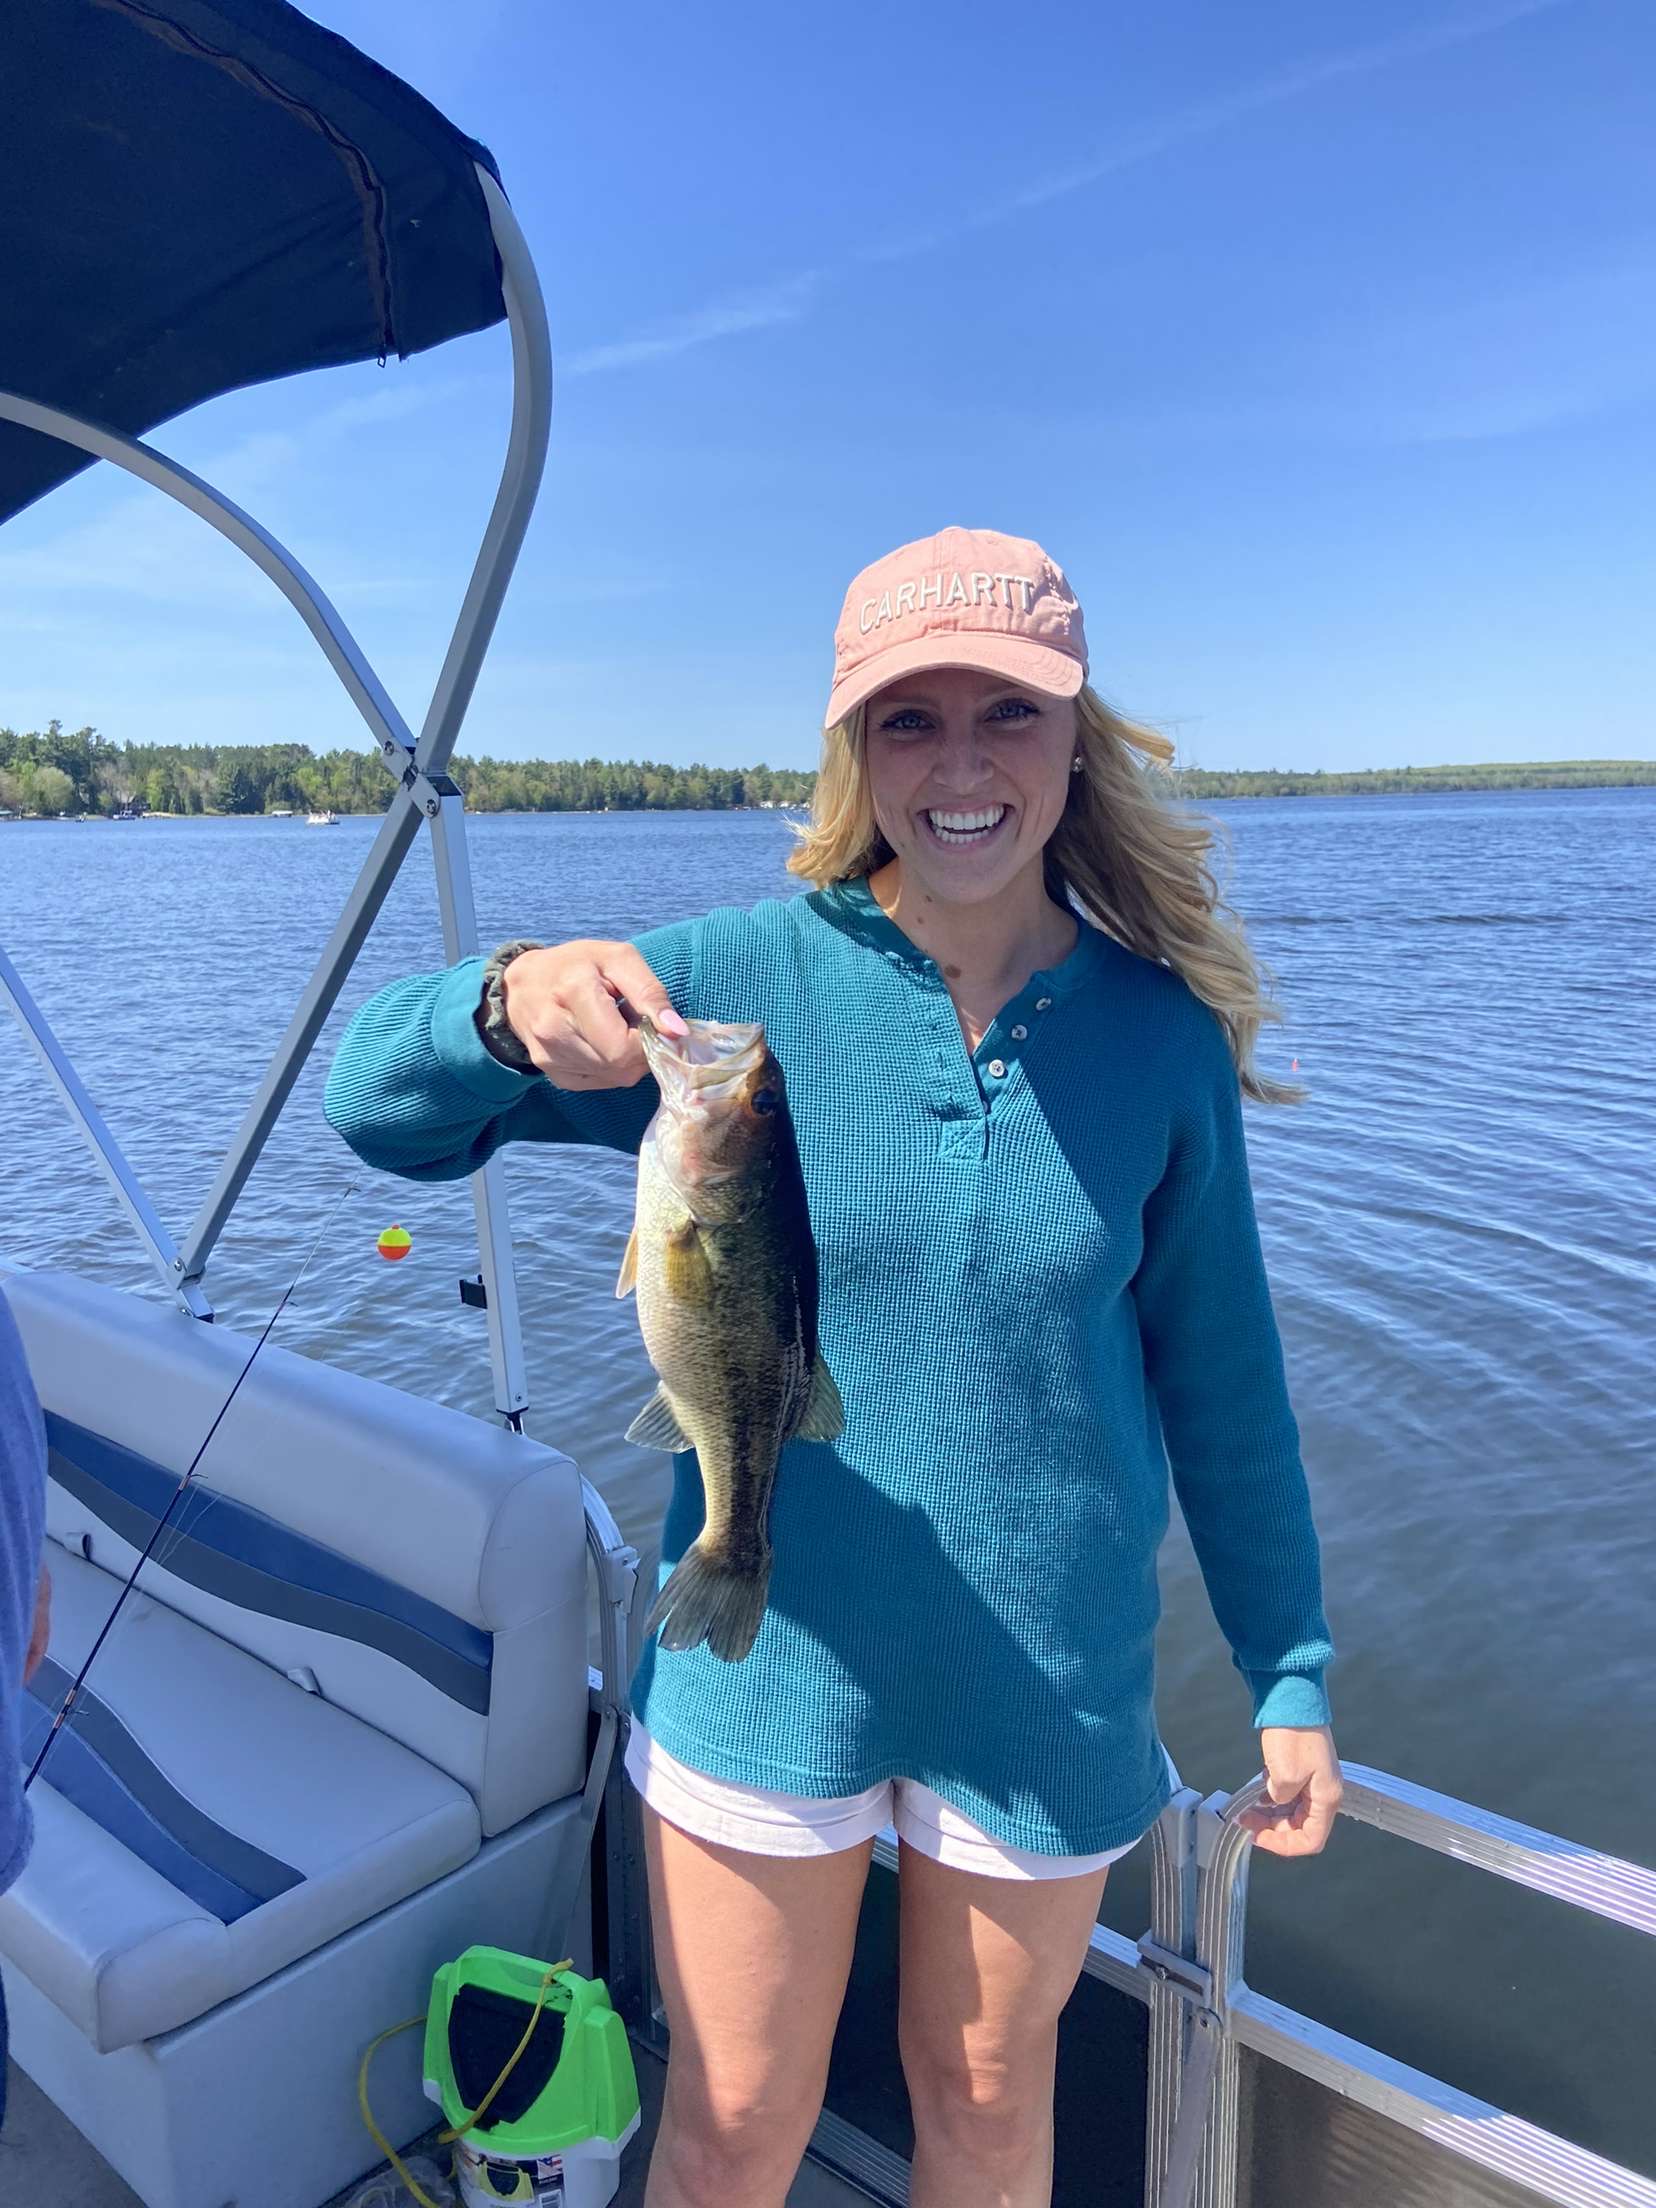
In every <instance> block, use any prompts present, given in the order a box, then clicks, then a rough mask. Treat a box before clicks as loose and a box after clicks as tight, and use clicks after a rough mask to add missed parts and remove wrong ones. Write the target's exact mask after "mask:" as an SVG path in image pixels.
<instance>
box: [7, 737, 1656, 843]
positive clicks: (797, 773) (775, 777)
mask: <svg viewBox="0 0 1656 2208" xmlns="http://www.w3.org/2000/svg"><path fill="white" fill-rule="evenodd" d="M0 733H5V732H0ZM292 748H293V749H294V750H295V751H300V750H302V747H300V746H294V747H292ZM333 756H336V755H330V760H331V758H332V757H333ZM337 756H340V757H349V758H350V762H351V766H352V768H353V769H354V770H357V771H355V772H353V773H352V775H351V777H350V779H351V781H353V782H356V783H357V785H358V786H357V787H356V789H354V790H352V791H351V792H350V793H349V795H350V796H355V797H357V798H358V799H359V800H360V798H361V797H364V796H367V795H368V794H369V793H370V791H371V792H372V793H373V794H374V795H375V796H376V797H377V796H378V795H379V786H378V783H377V781H376V780H374V779H371V777H372V776H374V775H376V774H377V771H378V766H377V761H375V760H373V759H372V758H367V759H365V760H362V761H361V762H360V763H359V760H358V758H357V756H356V755H354V754H351V755H337ZM220 757H233V752H232V751H231V747H228V746H226V747H224V752H223V753H221V754H215V753H213V752H210V751H202V752H198V753H196V754H195V755H194V759H193V760H192V765H195V766H197V771H198V772H199V773H200V774H201V775H202V777H203V779H205V778H206V777H207V776H208V775H209V774H216V773H217V772H218V771H219V770H218V760H219V758H220ZM328 763H329V762H319V764H321V765H324V766H325V765H326V764H328ZM455 765H456V767H457V769H458V770H459V772H458V773H457V776H456V779H457V780H459V781H460V783H461V786H462V788H464V789H465V790H466V809H467V811H468V812H469V813H471V814H472V815H473V816H474V817H481V816H482V815H484V814H488V813H500V814H506V815H510V816H511V817H512V818H514V819H528V818H531V817H533V816H536V815H539V814H543V813H707V812H712V813H727V812H750V813H751V812H780V813H788V812H790V811H796V810H798V809H800V808H803V807H805V806H807V805H809V803H810V798H811V791H812V785H813V784H814V782H815V779H816V777H815V775H814V774H813V773H809V772H807V771H805V770H804V769H799V768H792V769H790V768H782V769H776V768H769V767H759V768H750V769H740V768H738V769H708V768H701V767H696V768H660V767H646V768H639V767H638V766H636V765H633V764H630V763H626V762H622V763H618V764H614V765H609V764H601V763H600V762H598V761H593V760H588V761H572V760H520V761H515V762H511V763H510V765H509V772H507V773H503V771H502V766H503V763H502V762H497V761H493V760H487V761H481V762H472V761H466V760H457V761H456V762H455ZM364 768H365V769H366V770H367V772H366V773H363V772H362V771H361V770H362V769H364ZM467 768H472V769H473V770H474V773H473V779H472V780H471V783H470V785H469V786H468V780H467V775H466V770H467ZM1151 771H1152V773H1153V775H1154V777H1155V778H1156V779H1157V780H1158V781H1159V782H1160V783H1161V784H1162V785H1163V786H1164V788H1165V789H1166V792H1167V794H1168V796H1169V797H1171V798H1173V799H1175V800H1177V801H1179V802H1184V803H1191V802H1194V803H1201V802H1202V801H1204V800H1209V799H1226V798H1248V797H1394V796H1420V795H1423V794H1428V793H1430V792H1433V791H1440V790H1460V791H1477V792H1482V793H1488V792H1492V791H1496V792H1498V791H1501V790H1612V789H1647V788H1656V759H1560V760H1534V761H1513V762H1511V763H1497V764H1491V765H1487V766H1459V767H1456V766H1443V767H1412V766H1411V767H1365V768H1353V769H1349V770H1329V769H1321V768H1319V769H1313V770H1297V771H1296V770H1291V769H1290V770H1283V769H1277V768H1210V767H1180V766H1174V767H1171V768H1162V767H1157V768H1154V769H1152V770H1151ZM645 776H649V777H650V781H649V782H648V783H646V781H645ZM598 777H602V778H603V780H604V782H605V783H607V785H608V790H607V794H600V792H599V791H597V790H592V789H591V783H592V781H593V780H595V779H597V778H598ZM69 779H70V777H69V776H68V775H64V776H63V780H65V781H68V780H69ZM509 779H512V780H516V781H517V783H518V785H519V786H518V787H517V788H515V789H514V788H511V787H503V784H506V783H507V782H508V781H509ZM525 782H530V783H535V782H538V783H539V784H540V785H541V787H542V788H543V789H544V790H545V792H546V796H545V798H544V799H543V801H542V802H540V803H534V802H531V803H528V804H524V803H522V802H520V803H518V804H512V803H510V802H507V801H506V800H509V799H510V798H511V797H514V796H516V797H519V798H521V797H522V796H524V795H528V794H529V792H528V791H527V790H525V789H524V788H523V784H524V783H525ZM583 782H584V783H586V785H587V786H586V787H582V784H583ZM675 782H678V783H679V785H680V786H679V787H676V788H675V787H674V786H673V784H674V783H675ZM709 782H714V783H715V787H713V788H709V787H708V786H707V785H708V783H709ZM721 782H722V784H723V788H722V789H721V788H719V787H717V784H718V783H721ZM560 783H561V784H562V787H559V786H558V785H559V784H560ZM572 783H573V785H574V786H573V787H571V786H570V785H571V784H572ZM685 783H695V784H699V785H700V786H693V787H689V788H686V787H684V786H683V785H684V784H685ZM754 783H760V785H761V786H762V787H763V786H764V785H765V784H767V783H768V784H769V786H770V788H771V789H772V790H774V789H775V788H776V787H777V785H778V784H779V783H780V784H782V785H783V786H784V787H787V789H788V794H787V795H786V796H781V795H775V796H767V797H764V798H760V799H758V800H754V799H751V798H745V796H743V795H738V794H737V793H738V792H741V791H745V789H746V788H748V787H751V786H752V785H753V784H754ZM617 785H619V787H618V786H617ZM790 785H791V786H790ZM105 788H107V785H105ZM589 791H590V794H589ZM99 794H100V796H103V792H100V793H99ZM123 794H124V793H123ZM272 794H273V795H275V797H276V801H275V802H274V803H270V804H264V805H260V804H258V803H256V802H244V803H241V804H231V805H209V804H207V803H205V802H200V803H196V804H192V805H189V806H187V807H181V806H179V805H177V804H176V803H175V804H174V805H171V806H167V805H146V804H144V803H143V801H142V798H141V797H139V798H138V813H139V815H140V816H141V817H144V818H148V819H154V820H201V819H212V820H234V819H242V820H249V819H251V820H270V819H273V818H276V817H279V816H280V815H281V814H283V813H286V814H288V815H289V817H292V818H293V819H295V820H296V821H297V823H298V825H299V826H300V827H305V826H307V825H309V823H308V822H307V821H306V819H305V812H306V809H307V807H308V806H309V804H310V803H312V802H313V800H311V799H309V798H308V797H304V796H301V798H300V801H299V803H298V804H297V805H289V804H287V803H286V802H285V800H286V794H287V793H286V792H285V791H284V792H282V793H281V794H280V795H276V793H272ZM393 794H394V792H393V791H392V790H391V788H390V787H389V786H387V788H386V790H385V804H388V803H389V802H390V798H391V796H392V795H393ZM246 795H248V796H251V795H252V792H251V791H247V792H246ZM341 799H344V800H345V802H341ZM122 802H123V795H117V796H113V797H105V798H104V801H103V802H101V803H99V802H93V803H91V804H88V803H87V802H86V801H85V799H84V797H82V796H80V795H79V793H77V797H76V799H73V800H71V801H70V802H68V803H66V804H61V805H60V806H57V807H53V808H50V809H40V808H39V807H38V806H37V807H36V808H34V809H19V808H17V807H16V806H8V805H7V804H6V803H4V802H3V801H0V824H4V823H6V822H8V821H14V820H41V819H44V820H74V821H83V820H91V821H105V820H108V821H113V820H114V818H115V817H116V813H117V810H118V808H119V807H120V805H121V804H122ZM319 802H320V804H321V805H322V807H324V808H325V809H327V810H331V811H332V812H334V813H335V814H336V815H337V816H338V817H339V818H340V819H377V818H378V817H379V816H380V815H381V814H382V813H383V812H384V810H385V804H374V805H371V806H370V805H364V804H362V803H361V802H357V803H354V804H353V803H351V802H350V801H349V796H347V792H346V791H345V790H344V789H341V790H340V791H339V793H338V795H336V796H334V797H333V798H332V800H331V802H330V801H329V799H327V798H326V797H324V798H322V799H321V800H320V801H319ZM128 817H131V816H130V815H129V816H128Z"/></svg>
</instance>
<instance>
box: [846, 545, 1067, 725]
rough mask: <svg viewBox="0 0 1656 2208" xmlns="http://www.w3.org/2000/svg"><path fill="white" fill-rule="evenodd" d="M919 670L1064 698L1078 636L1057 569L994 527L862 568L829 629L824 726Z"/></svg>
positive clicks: (908, 549) (907, 548)
mask: <svg viewBox="0 0 1656 2208" xmlns="http://www.w3.org/2000/svg"><path fill="white" fill-rule="evenodd" d="M925 667H976V668H979V669H981V671H982V672H983V673H985V674H990V675H1005V676H1007V677H1008V678H1009V679H1010V680H1011V681H1013V682H1025V683H1028V685H1029V687H1030V688H1031V689H1032V690H1041V691H1044V692H1046V694H1047V695H1048V696H1050V697H1055V698H1073V697H1074V696H1075V694H1076V692H1077V691H1078V690H1079V689H1080V687H1081V685H1082V683H1084V682H1085V681H1086V679H1087V640H1086V636H1085V633H1084V632H1083V630H1082V626H1081V608H1080V606H1079V605H1078V604H1077V603H1076V598H1075V593H1074V592H1073V591H1072V590H1071V589H1070V587H1069V584H1068V583H1067V582H1066V581H1065V579H1064V571H1063V569H1062V568H1061V567H1059V565H1058V563H1057V562H1056V561H1055V560H1051V559H1049V558H1048V557H1047V555H1046V554H1045V553H1044V552H1043V551H1042V550H1041V548H1040V546H1039V545H1038V544H1032V543H1031V542H1030V541H1029V539H1028V538H1027V537H1003V536H1002V535H1001V534H1000V532H999V531H998V530H995V529H943V530H940V531H939V533H938V534H937V535H936V536H935V537H919V538H917V539H916V540H915V542H914V543H913V544H905V545H902V546H901V547H900V548H899V549H898V550H897V551H895V552H888V553H887V554H886V556H885V558H884V559H883V560H876V561H875V562H874V564H873V566H872V567H865V568H864V569H863V571H862V573H861V574H860V575H859V576H858V577H857V579H856V581H855V582H854V583H853V584H852V585H851V588H850V589H849V590H848V591H847V592H846V594H845V606H844V610H843V611H842V612H841V614H840V617H839V627H838V628H837V629H836V630H835V631H834V687H833V690H832V692H831V694H830V696H829V699H828V712H827V715H826V717H825V720H824V723H823V725H824V727H826V728H832V727H833V726H834V725H835V724H836V723H837V722H839V721H843V720H844V719H845V718H846V716H847V715H848V714H850V713H853V712H855V710H856V708H857V707H858V706H859V705H864V704H866V703H867V701H868V700H869V699H870V698H871V697H872V696H873V695H874V693H875V691H876V690H883V689H884V688H885V686H886V684H887V683H888V682H895V681H896V679H897V677H898V676H899V675H913V674H918V673H919V672H920V670H921V669H922V668H925Z"/></svg>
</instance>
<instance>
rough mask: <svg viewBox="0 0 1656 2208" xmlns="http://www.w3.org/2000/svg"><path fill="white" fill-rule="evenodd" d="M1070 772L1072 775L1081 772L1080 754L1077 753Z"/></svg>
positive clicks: (1071, 763) (1071, 762)
mask: <svg viewBox="0 0 1656 2208" xmlns="http://www.w3.org/2000/svg"><path fill="white" fill-rule="evenodd" d="M1070 772H1071V774H1079V773H1080V772H1081V754H1080V753H1079V752H1077V753H1076V755H1075V757H1074V758H1073V759H1072V760H1071V761H1070Z"/></svg>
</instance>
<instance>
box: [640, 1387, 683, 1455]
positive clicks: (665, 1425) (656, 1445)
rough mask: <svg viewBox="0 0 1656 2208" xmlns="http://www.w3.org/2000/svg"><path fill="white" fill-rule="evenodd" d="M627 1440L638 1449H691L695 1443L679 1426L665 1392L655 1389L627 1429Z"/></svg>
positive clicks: (676, 1416) (664, 1390) (662, 1389)
mask: <svg viewBox="0 0 1656 2208" xmlns="http://www.w3.org/2000/svg"><path fill="white" fill-rule="evenodd" d="M627 1439H628V1440H629V1441H632V1442H636V1443H637V1444H638V1446H639V1448H640V1449H674V1450H677V1449H693V1448H694V1447H695V1443H694V1442H693V1441H692V1440H691V1439H690V1437H689V1435H688V1434H687V1433H686V1432H685V1431H684V1428H683V1427H682V1426H681V1425H680V1424H679V1421H678V1413H677V1411H675V1410H674V1408H673V1406H672V1404H671V1402H670V1401H669V1400H668V1396H667V1390H666V1389H665V1388H657V1389H656V1391H655V1393H654V1395H652V1396H651V1398H650V1400H649V1401H648V1403H646V1404H645V1406H644V1408H643V1409H642V1410H641V1411H640V1412H639V1414H638V1416H637V1417H636V1418H635V1419H634V1420H633V1422H632V1424H631V1425H630V1426H629V1427H628V1428H627Z"/></svg>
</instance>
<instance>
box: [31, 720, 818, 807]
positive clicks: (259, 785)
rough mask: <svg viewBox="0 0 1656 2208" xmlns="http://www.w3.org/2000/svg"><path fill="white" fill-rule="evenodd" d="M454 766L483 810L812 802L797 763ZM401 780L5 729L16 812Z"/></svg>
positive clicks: (91, 733)
mask: <svg viewBox="0 0 1656 2208" xmlns="http://www.w3.org/2000/svg"><path fill="white" fill-rule="evenodd" d="M450 771H451V772H452V774H453V776H454V779H455V780H456V782H458V783H459V785H460V787H461V788H462V789H463V790H464V791H465V793H466V804H467V806H468V808H469V809H470V810H471V811H473V812H478V813H502V812H508V813H597V812H604V811H606V810H607V811H609V812H616V813H623V812H663V811H683V810H687V809H691V808H696V807H713V808H715V809H726V808H729V807H731V806H736V805H797V804H802V803H804V802H805V801H806V800H807V799H808V798H809V797H810V794H811V791H812V788H813V787H814V785H815V782H816V776H815V775H814V774H807V773H804V772H802V771H801V770H800V769H798V768H793V767H766V766H757V767H739V768H731V767H701V766H690V767H673V766H664V765H661V764H659V763H657V762H656V761H654V760H649V759H646V760H642V761H639V762H637V763H633V762H630V761H629V762H622V763H617V762H616V761H614V760H609V759H490V758H486V757H485V758H481V759H465V758H459V757H456V758H455V759H454V761H453V762H452V766H451V769H450ZM395 790H396V784H395V782H394V781H393V780H392V778H391V776H390V775H389V774H388V773H387V772H386V770H385V768H384V766H383V765H382V764H381V762H380V758H379V754H378V753H377V752H373V751H366V750H364V751H329V752H324V753H322V754H321V755H320V756H318V755H317V754H316V753H314V752H313V751H312V750H311V749H310V746H309V745H308V744H114V743H111V742H110V741H109V740H108V738H107V737H104V736H100V735H99V734H98V732H97V730H96V729H92V728H77V729H73V730H66V729H65V728H64V727H63V725H62V723H61V722H59V721H53V722H51V723H50V725H49V726H48V727H46V728H45V729H40V730H33V731H31V732H30V733H29V734H27V735H20V734H19V733H18V731H17V730H16V729H11V728H0V806H5V807H6V808H7V809H9V810H10V811H13V812H19V813H42V814H49V815H56V814H60V813H113V812H117V811H119V810H120V808H121V807H122V806H123V805H128V804H135V805H141V806H142V807H143V808H144V809H145V810H146V811H148V812H152V813H268V812H271V811H273V810H274V809H275V808H276V807H278V806H283V805H287V806H292V807H293V808H294V809H295V810H296V811H297V810H304V811H321V810H328V811H331V812H336V813H378V812H383V811H384V810H385V807H386V806H387V805H388V804H389V803H390V801H391V798H392V795H393V793H394V792H395Z"/></svg>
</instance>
